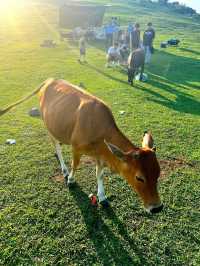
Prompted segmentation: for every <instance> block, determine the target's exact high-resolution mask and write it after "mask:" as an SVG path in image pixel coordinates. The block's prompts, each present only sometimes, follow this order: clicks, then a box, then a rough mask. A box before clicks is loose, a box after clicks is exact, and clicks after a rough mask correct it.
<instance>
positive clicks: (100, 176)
mask: <svg viewBox="0 0 200 266" xmlns="http://www.w3.org/2000/svg"><path fill="white" fill-rule="evenodd" d="M103 169H104V166H103V163H102V162H101V161H100V160H97V164H96V176H97V185H98V193H97V195H98V199H99V202H100V204H101V205H102V206H103V207H108V206H109V202H108V200H107V198H106V196H105V191H104V185H103Z"/></svg>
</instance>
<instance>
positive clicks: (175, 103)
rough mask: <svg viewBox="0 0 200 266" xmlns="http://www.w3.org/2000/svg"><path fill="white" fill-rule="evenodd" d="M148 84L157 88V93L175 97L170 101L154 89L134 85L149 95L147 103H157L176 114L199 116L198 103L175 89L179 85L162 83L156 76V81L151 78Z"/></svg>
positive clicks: (199, 106)
mask: <svg viewBox="0 0 200 266" xmlns="http://www.w3.org/2000/svg"><path fill="white" fill-rule="evenodd" d="M148 84H150V85H152V86H153V87H154V88H158V89H159V91H160V90H163V91H165V92H168V93H170V94H173V95H175V96H176V98H175V100H171V99H169V98H168V97H166V96H164V95H162V94H161V93H159V91H156V90H155V89H150V88H146V87H144V86H143V85H142V83H140V84H139V83H137V84H135V87H136V88H138V89H140V90H142V91H143V92H145V93H146V94H149V95H150V97H147V100H148V101H151V102H155V103H158V104H160V105H163V106H166V107H168V108H170V109H173V110H175V111H178V112H182V113H188V114H193V115H200V102H199V101H197V100H196V99H195V98H194V97H193V96H191V95H190V94H188V93H186V92H183V91H180V90H179V89H177V88H178V87H180V86H179V84H176V83H171V82H169V83H168V81H166V80H165V81H163V79H162V78H159V77H158V76H157V77H156V79H154V77H153V76H152V77H150V79H149V81H148Z"/></svg>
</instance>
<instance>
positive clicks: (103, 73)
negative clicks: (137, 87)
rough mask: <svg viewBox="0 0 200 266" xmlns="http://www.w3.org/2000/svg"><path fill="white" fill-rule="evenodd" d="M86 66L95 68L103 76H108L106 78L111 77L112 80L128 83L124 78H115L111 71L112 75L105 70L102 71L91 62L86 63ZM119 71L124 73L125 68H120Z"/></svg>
mask: <svg viewBox="0 0 200 266" xmlns="http://www.w3.org/2000/svg"><path fill="white" fill-rule="evenodd" d="M85 66H86V67H88V68H90V69H92V70H95V71H96V72H97V73H99V74H101V75H103V76H104V77H106V78H108V79H111V80H114V81H117V82H120V83H122V84H125V85H128V82H126V81H125V80H121V79H119V78H116V77H115V76H114V75H115V73H113V75H110V74H108V73H106V72H104V71H103V70H101V69H99V68H98V67H96V66H94V65H92V64H89V63H88V64H86V65H85ZM119 72H123V73H124V74H125V73H126V72H125V70H122V69H119Z"/></svg>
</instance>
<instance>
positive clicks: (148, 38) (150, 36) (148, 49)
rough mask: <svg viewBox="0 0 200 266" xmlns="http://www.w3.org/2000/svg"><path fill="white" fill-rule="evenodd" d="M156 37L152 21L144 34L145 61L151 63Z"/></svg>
mask: <svg viewBox="0 0 200 266" xmlns="http://www.w3.org/2000/svg"><path fill="white" fill-rule="evenodd" d="M154 39H155V30H154V29H153V27H152V23H151V22H149V23H148V24H147V29H146V30H145V32H144V34H143V46H144V50H145V63H147V64H148V63H150V60H151V55H152V53H153V41H154Z"/></svg>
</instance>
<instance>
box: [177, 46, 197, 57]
mask: <svg viewBox="0 0 200 266" xmlns="http://www.w3.org/2000/svg"><path fill="white" fill-rule="evenodd" d="M180 50H181V51H183V52H189V53H191V54H195V55H200V52H199V51H195V50H192V49H189V48H182V47H181V48H180Z"/></svg>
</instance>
